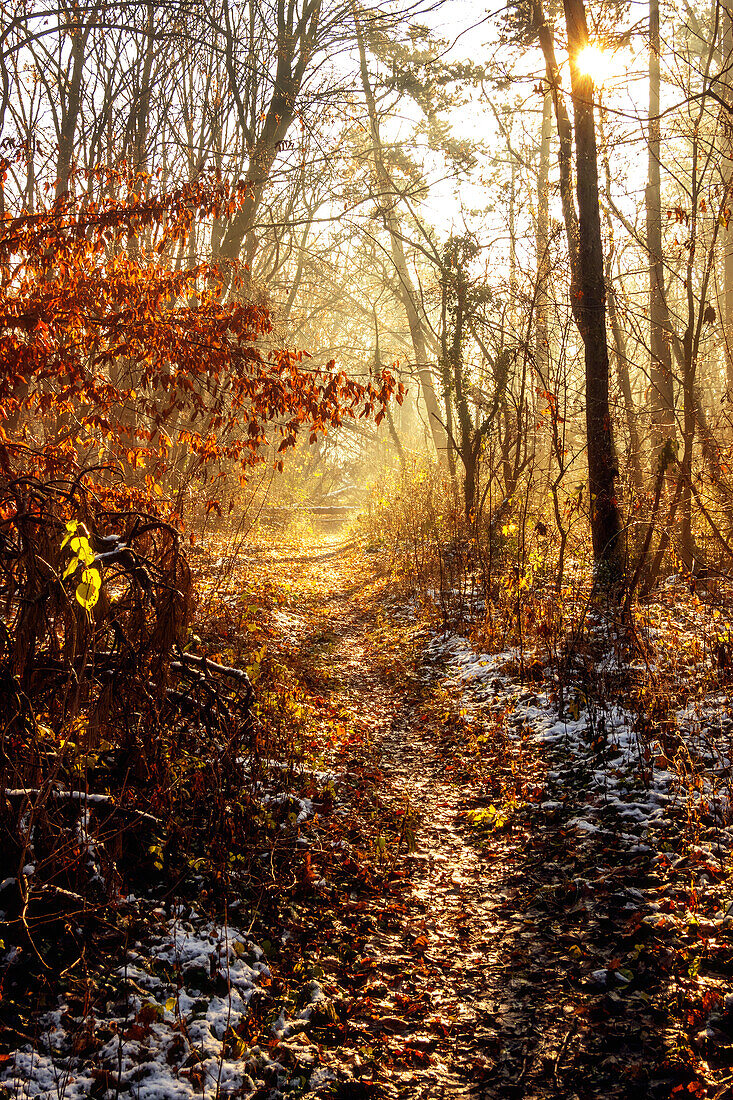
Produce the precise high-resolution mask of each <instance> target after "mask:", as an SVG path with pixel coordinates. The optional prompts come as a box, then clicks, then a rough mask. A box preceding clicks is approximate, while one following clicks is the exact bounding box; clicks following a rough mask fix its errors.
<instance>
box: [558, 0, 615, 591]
mask: <svg viewBox="0 0 733 1100" xmlns="http://www.w3.org/2000/svg"><path fill="white" fill-rule="evenodd" d="M564 7H565V22H566V25H567V32H568V49H569V53H570V80H571V89H572V97H573V111H574V115H575V157H576V192H577V198H578V251H577V270H576V278H575V282H576V284H577V298H576V299H575V301H574V314H575V319H576V323H577V325H578V330H579V332H580V335H581V338H582V340H583V346H584V349H585V402H586V414H585V418H586V437H587V448H588V488H589V490H590V502H589V503H590V520H591V535H592V539H593V556H594V558H595V560H596V562H598V563H603V564H605V565H607V566H609V567H610V571H611V574H612V579H614V580H617V579H618V578H619V577H620V576H621V574H622V572H623V547H622V540H621V514H620V511H619V507H618V501H617V498H616V486H615V479H616V478H617V477H618V469H617V463H616V455H615V451H614V446H613V433H612V424H611V409H610V404H609V397H608V377H609V361H608V340H607V335H606V288H605V280H604V272H603V244H602V240H601V214H600V203H599V199H598V153H597V149H596V131H595V118H594V103H593V99H594V97H593V81H592V79H591V78H590V77H589V76H584V75H583V74H582V73H581V72H580V71H579V69H578V66H577V65H576V64H575V57H577V55H578V53H579V52H580V50H581V49H583V47H584V46H586V45H587V43H588V28H587V23H586V16H585V7H584V5H583V0H564Z"/></svg>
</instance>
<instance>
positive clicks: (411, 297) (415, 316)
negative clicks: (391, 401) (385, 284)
mask: <svg viewBox="0 0 733 1100" xmlns="http://www.w3.org/2000/svg"><path fill="white" fill-rule="evenodd" d="M352 13H353V17H354V27H355V29H356V41H357V45H358V47H359V65H360V71H361V81H362V86H363V89H364V97H365V99H366V103H367V110H368V112H369V127H370V130H371V139H372V146H373V152H374V167H375V176H376V180H377V185H378V188H379V196H378V198H379V205H380V208H381V213H382V216H383V218H384V222H385V226H386V228H387V232H388V233H389V238H390V248H391V253H392V263H393V264H394V268H395V271H396V273H397V279H398V283H399V296H400V299H401V301H402V304H403V306H404V309H405V314H406V316H407V324H408V327H409V329H410V339H411V340H412V347H413V350H414V352H415V363H416V367H417V371H418V376H419V378H420V388H421V391H422V395H423V399H424V401H425V407H426V409H427V413H428V422H429V425H430V432H431V435H432V437H433V443H434V445H435V450H436V451H437V454H438V458H439V460H440V461H441V463H447V457H448V437H447V434H446V431H445V428H444V426H443V418H444V416H445V413H444V411H443V410H442V409H441V408H440V405H439V402H438V397H437V394H436V392H435V385H434V383H433V372H432V370H431V368H430V365H429V364H428V354H427V347H426V341H425V331H424V326H423V321H422V317H421V316H420V309H419V307H418V304H417V303H418V296H417V292H416V291H415V287H414V285H413V282H412V278H411V277H410V270H409V268H408V266H407V258H406V256H405V248H404V244H403V242H402V236H401V234H400V231H399V224H398V220H397V215H396V213H395V207H394V201H395V188H394V184H393V183H392V180H391V178H390V175H389V171H388V169H387V165H386V163H385V159H384V150H383V148H382V140H381V135H380V131H379V118H378V115H377V105H376V102H375V100H374V92H373V91H372V86H371V82H370V79H369V71H368V69H367V60H366V48H365V46H364V35H363V34H362V30H361V25H360V23H359V17H358V15H357V12H356V7H355V6H354V7H353V8H352ZM441 414H442V415H441Z"/></svg>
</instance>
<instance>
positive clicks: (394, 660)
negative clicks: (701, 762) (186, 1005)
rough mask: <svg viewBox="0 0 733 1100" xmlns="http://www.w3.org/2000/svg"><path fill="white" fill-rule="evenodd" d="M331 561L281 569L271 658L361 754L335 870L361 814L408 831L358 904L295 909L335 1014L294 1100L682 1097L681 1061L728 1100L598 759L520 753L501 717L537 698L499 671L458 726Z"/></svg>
mask: <svg viewBox="0 0 733 1100" xmlns="http://www.w3.org/2000/svg"><path fill="white" fill-rule="evenodd" d="M336 550H338V546H334V545H333V544H330V545H329V546H327V547H325V548H324V550H323V551H322V552H321V554H314V555H312V556H310V557H309V556H308V555H301V557H300V561H299V563H298V570H299V572H298V576H297V582H296V583H294V584H293V586H292V592H293V595H294V599H293V600H292V601H291V603H290V607H289V609H288V614H287V615H281V624H282V626H283V630H284V631H285V633H287V634H288V635H289V640H287V642H286V643H284V644H286V645H287V646H288V647H289V648H290V651H291V653H295V652H297V653H298V654H299V658H300V660H301V663H302V667H304V668H308V669H311V670H314V671H315V674H316V678H317V677H318V676H321V687H320V688H319V690H321V691H323V692H324V694H326V695H330V697H332V698H333V700H335V701H336V702H337V704H338V705H339V706H341V707H342V708H343V710H344V711H345V713H347V714H348V724H349V726H350V727H351V728H352V729H354V730H356V731H358V732H361V734H362V736H363V739H364V740H363V744H365V745H366V750H364V749H363V748H362V750H361V754H360V752H359V750H358V748H356V747H355V748H354V753H353V759H352V760H349V758H348V754H347V757H346V758H345V759H343V760H342V764H343V765H344V769H345V776H346V783H345V786H342V788H341V796H342V798H343V796H344V791H345V792H346V795H345V796H346V802H347V804H350V806H351V811H350V813H349V816H348V817H347V818H346V819H345V820H346V822H347V825H346V834H345V835H346V836H347V837H348V845H347V847H348V850H349V852H350V853H351V855H350V857H349V858H351V860H352V863H353V860H354V859H356V860H357V861H358V860H359V859H360V858H361V856H360V855H359V852H358V849H359V848H360V847H361V848H362V849H363V851H365V852H367V851H368V850H370V849H369V845H370V843H371V844H372V848H371V856H369V857H368V858H367V857H365V858H367V862H368V859H369V858H372V862H373V842H374V839H375V827H376V828H378V826H375V824H374V820H373V818H375V817H376V818H378V817H379V814H380V813H382V816H383V817H384V813H385V812H386V813H387V814H388V813H389V812H391V813H392V815H393V818H392V819H393V821H394V820H399V814H402V815H403V820H407V819H409V820H411V822H412V829H411V831H412V833H413V834H414V845H413V846H412V848H411V849H410V848H409V847H408V846H407V845H401V846H400V847H399V850H398V849H397V847H396V846H395V845H394V843H393V844H392V846H391V847H388V849H387V851H386V857H385V861H384V863H383V865H382V868H381V873H380V874H376V875H373V876H372V877H371V878H369V876H367V877H366V879H365V885H364V887H363V888H362V887H361V886H360V885H359V883H358V881H356V882H355V884H354V885H353V886H346V887H345V888H342V887H337V888H335V889H334V888H332V889H331V893H330V895H329V901H328V903H326V902H325V901H317V900H316V899H315V898H313V899H312V900H311V902H310V903H309V904H310V905H311V910H310V912H311V915H312V913H313V908H314V907H315V906H318V905H324V915H323V920H322V922H321V923H320V925H319V927H318V928H315V927H314V926H313V925H311V926H310V927H311V929H312V931H310V932H309V931H308V926H307V919H306V921H305V922H304V924H302V925H301V930H302V934H301V935H300V936H296V937H295V938H294V941H293V942H294V943H295V942H297V943H298V944H299V945H300V946H299V947H298V950H299V951H300V950H301V949H302V948H306V949H307V950H310V951H312V952H313V953H314V954H315V955H316V956H317V957H318V958H319V959H320V961H321V964H322V968H323V973H324V975H325V978H324V989H325V991H326V995H327V996H328V997H330V998H332V999H333V1001H332V1003H333V1005H334V1006H335V1008H337V1009H338V1015H339V1018H340V1024H339V1026H338V1027H334V1028H333V1029H331V1031H330V1032H329V1029H328V1028H325V1029H324V1028H321V1029H320V1030H319V1029H318V1028H316V1029H314V1030H311V1031H310V1032H309V1033H308V1034H309V1035H310V1036H311V1038H312V1040H313V1041H314V1042H316V1043H317V1044H319V1058H320V1060H321V1064H322V1065H326V1066H328V1067H329V1068H330V1069H331V1070H332V1071H333V1073H334V1074H335V1075H336V1078H337V1082H338V1083H336V1081H333V1080H332V1082H331V1086H330V1091H326V1092H321V1091H318V1090H316V1093H315V1094H314V1095H328V1096H332V1097H341V1098H342V1100H350V1098H354V1100H358V1097H360V1096H363V1097H385V1098H392V1097H394V1098H402V1097H404V1098H405V1100H420V1098H425V1100H427V1098H428V1097H430V1098H440V1097H466V1098H473V1100H511V1098H517V1100H520V1098H521V1100H550V1098H555V1100H557V1098H558V1097H561V1098H567V1100H600V1098H603V1100H642V1098H647V1097H648V1098H649V1100H669V1097H670V1096H671V1095H672V1094H673V1092H674V1093H675V1094H677V1093H679V1092H680V1090H682V1091H681V1094H682V1095H688V1093H689V1095H690V1096H693V1095H694V1096H699V1095H702V1094H701V1093H700V1092H699V1090H698V1091H697V1092H696V1091H695V1089H696V1088H697V1084H696V1081H697V1080H698V1075H699V1073H700V1067H701V1066H703V1067H707V1066H708V1062H705V1063H703V1062H701V1061H700V1060H699V1056H698V1055H697V1053H696V1052H695V1044H696V1045H697V1048H698V1049H704V1050H705V1051H706V1054H707V1058H708V1059H709V1060H710V1061H711V1062H712V1058H713V1055H715V1057H716V1061H717V1062H718V1063H719V1064H720V1069H719V1070H718V1072H719V1074H720V1075H721V1078H720V1084H721V1086H722V1091H721V1089H718V1091H717V1092H715V1093H714V1095H715V1096H716V1100H721V1098H722V1097H723V1096H725V1097H729V1096H731V1095H733V1084H731V1082H733V1077H731V1076H729V1075H728V1076H723V1073H724V1071H725V1068H726V1066H727V1065H728V1063H729V1058H728V1055H727V1053H726V1051H727V1049H728V1048H727V1047H725V1046H721V1047H720V1048H719V1049H718V1048H715V1049H714V1048H713V1046H712V1045H711V1041H710V1040H709V1039H708V1038H706V1037H705V1035H706V1033H703V1032H700V1031H699V1029H700V1027H701V1023H702V1021H704V1020H705V1019H707V1018H708V1017H709V1016H710V1013H711V1011H714V1006H715V1005H716V1004H718V1003H720V998H718V1000H717V1001H716V1000H710V998H708V1000H705V997H704V996H702V994H701V992H700V990H701V989H702V987H700V988H699V989H698V986H697V985H696V982H697V979H696V978H694V979H693V981H692V983H691V982H690V980H689V978H688V977H687V975H688V972H689V965H690V964H689V959H693V965H697V963H696V962H695V960H696V959H699V958H701V957H702V956H701V955H700V951H701V948H700V947H699V946H698V938H697V937H698V933H697V931H696V928H695V926H694V925H692V926H690V927H687V926H685V925H684V924H682V925H681V926H680V930H679V932H674V933H673V932H671V931H670V927H669V925H668V922H667V921H666V919H665V918H664V917H661V918H660V912H661V911H662V910H664V911H665V912H670V911H673V910H674V909H675V907H676V906H677V905H678V900H679V899H683V898H684V897H685V896H686V895H685V890H686V889H689V887H686V886H685V882H684V881H683V880H684V876H685V875H686V874H688V872H687V871H686V870H685V867H686V864H684V863H680V870H679V873H677V872H675V875H676V877H674V878H673V879H670V881H669V882H666V881H665V882H664V883H663V882H662V880H661V879H660V876H659V873H658V870H659V867H658V861H655V860H654V850H653V849H652V848H651V847H649V846H648V845H646V844H636V845H635V846H632V847H631V848H630V847H629V843H627V840H628V837H627V836H626V830H628V828H629V824H628V819H627V818H626V817H625V816H624V814H625V806H626V803H625V802H623V800H622V801H620V802H619V801H618V800H617V802H616V803H614V804H612V803H610V802H604V800H603V797H602V795H601V796H599V795H597V794H594V793H593V789H592V783H591V782H590V779H591V778H592V775H593V770H594V768H596V767H597V765H598V760H599V759H600V758H599V756H598V755H597V753H598V752H599V751H605V750H602V749H601V750H599V749H597V748H596V747H594V744H591V737H590V735H591V734H592V733H593V727H592V724H589V725H588V735H589V736H588V748H587V750H586V749H582V750H580V751H579V754H577V755H575V756H573V754H572V753H569V754H568V753H566V751H565V749H564V747H563V745H561V744H558V745H557V746H556V747H555V748H553V749H545V748H544V747H543V746H541V745H540V746H538V744H537V739H536V738H535V737H534V736H533V731H532V729H531V728H529V727H527V728H526V729H525V727H524V726H523V722H524V719H523V718H522V717H521V707H522V701H525V702H526V701H527V700H528V699H529V700H530V701H531V700H535V702H538V703H539V697H537V698H536V697H535V696H534V695H533V689H532V687H531V685H530V686H529V688H528V686H527V685H522V684H521V683H520V682H519V679H518V677H517V675H516V674H515V673H513V672H512V671H511V670H510V669H508V670H507V672H506V674H502V675H501V676H499V677H498V678H496V679H495V681H494V684H493V687H492V693H493V694H492V698H491V700H490V701H488V702H487V703H485V704H482V707H483V709H480V713H479V711H476V712H475V713H474V716H473V717H471V718H470V719H469V718H467V719H465V720H464V719H463V718H462V717H461V709H460V708H461V707H462V706H463V704H462V703H461V701H460V696H459V695H457V694H454V695H453V696H452V697H451V692H450V689H446V687H445V685H444V679H445V672H446V670H445V667H444V666H443V662H444V660H445V657H444V655H441V654H440V652H439V651H438V650H431V645H430V640H431V634H430V631H429V630H428V629H427V628H426V627H425V626H422V627H421V626H419V625H418V623H417V621H416V619H415V618H414V616H413V613H412V611H411V609H410V607H409V605H408V602H407V601H405V600H400V599H399V598H398V597H396V596H395V595H394V594H393V592H392V591H391V589H390V586H389V584H388V583H387V582H386V581H385V580H384V578H382V579H381V580H380V579H379V577H378V575H377V574H378V570H377V569H376V568H375V567H374V564H373V560H372V559H370V557H369V555H367V554H365V553H364V552H362V551H360V550H358V549H356V548H345V549H344V552H343V553H342V554H338V553H335V551H336ZM283 638H284V635H283ZM542 698H543V699H544V702H542V703H541V704H540V705H541V706H542V707H544V708H545V709H546V711H547V716H548V720H550V721H551V722H553V723H555V722H556V715H555V716H554V717H553V715H554V714H555V712H554V711H553V709H552V706H551V704H550V703H549V702H548V700H547V695H546V694H544V695H543V696H542ZM528 705H530V706H531V705H533V703H531V702H530V703H529V704H528ZM476 722H478V723H479V726H476V725H475V723H476ZM480 723H484V725H483V726H480ZM480 731H483V733H482V743H481V747H480V748H478V749H477V748H476V745H475V743H474V744H472V742H471V738H473V736H474V734H475V733H477V732H480ZM525 735H526V736H525ZM469 748H470V752H471V753H473V754H474V755H473V758H472V760H473V763H471V760H469V759H468V758H469V756H470V753H469V751H468V750H469ZM610 751H612V749H611V748H609V752H610ZM477 760H478V766H475V765H476V761H477ZM518 760H519V761H520V764H519V765H518V763H517V761H518ZM518 769H519V770H518ZM349 776H350V777H351V788H350V790H349ZM637 780H638V777H637V778H634V777H633V776H631V777H630V780H629V782H630V783H631V784H632V785H631V787H630V788H629V792H628V795H627V796H626V797H628V799H629V800H630V802H629V804H630V805H633V804H634V803H633V800H634V798H636V797H639V795H638V792H637V793H634V792H635V789H636V788H634V786H633V784H634V783H636V782H637ZM512 791H515V792H516V800H515V795H514V794H512ZM507 792H508V795H507ZM505 795H507V797H506V799H505ZM502 799H504V801H502ZM599 799H600V801H599ZM494 801H496V802H497V805H501V806H502V807H507V815H508V816H507V821H506V826H505V827H503V826H502V827H497V828H494V826H493V825H492V826H491V827H489V828H486V829H483V831H482V830H481V829H477V828H475V827H473V828H472V827H471V825H470V824H469V823H468V820H467V813H469V814H471V813H474V812H475V811H478V812H479V814H481V813H482V812H483V813H485V812H486V808H487V807H491V809H492V810H493V805H492V803H493V802H494ZM589 804H590V805H592V806H595V807H596V808H597V809H598V808H600V812H602V814H603V823H604V827H603V828H602V829H601V828H597V827H595V826H592V827H591V828H590V829H586V828H578V826H577V823H578V821H581V824H584V823H585V821H586V818H585V817H583V815H584V814H587V812H588V806H589ZM380 807H381V809H380ZM372 811H373V813H372ZM341 812H344V813H345V812H346V811H343V810H342V811H341ZM502 812H503V810H502ZM578 815H580V816H578ZM474 826H475V818H474ZM672 827H673V828H674V824H673V825H672ZM632 840H633V837H632ZM688 878H689V874H688ZM334 881H336V880H334ZM720 889H721V890H722V889H723V887H722V886H721V887H720ZM352 891H353V892H352ZM716 904H718V903H716ZM326 905H331V906H332V908H333V910H334V912H336V914H337V915H336V916H335V917H334V918H333V919H332V918H330V917H326V915H325V906H326ZM329 921H330V923H329ZM672 935H674V936H677V938H678V941H679V942H677V941H674V950H671V949H670V948H671V945H672V941H671V939H670V937H671V936H672ZM711 943H712V941H709V940H708V941H707V947H706V948H705V950H706V951H707V952H708V955H706V958H708V959H709V966H710V968H711V973H714V974H715V975H716V976H717V975H718V973H723V972H726V973H727V972H728V971H729V970H730V963H731V960H730V959H729V957H728V954H727V951H728V949H727V947H726V945H725V943H723V942H722V941H721V944H720V945H716V946H715V947H714V949H713V947H711ZM329 945H330V946H329ZM345 945H346V946H345ZM344 960H345V961H344ZM716 980H717V977H716ZM716 988H717V987H716ZM680 990H684V992H683V993H681V992H680ZM681 998H687V1000H686V1001H685V1000H683V999H681ZM687 1004H689V1005H690V1006H691V1007H690V1008H687V1007H685V1006H686V1005H687ZM711 1005H712V1006H713V1009H711ZM726 1011H727V1009H726ZM674 1013H676V1016H674ZM683 1014H684V1024H683V1026H684V1029H685V1030H684V1031H683V1027H682V1026H681V1024H680V1020H681V1019H683ZM725 1019H726V1020H727V1017H725ZM716 1026H718V1025H716ZM725 1026H726V1027H728V1024H727V1023H726V1025H725ZM731 1027H732V1028H733V1018H732V1019H731ZM698 1032H699V1034H697V1038H694V1036H695V1034H696V1033H698ZM691 1034H692V1036H693V1039H692V1042H691ZM711 1034H712V1032H711ZM700 1036H702V1038H701V1037H700ZM705 1072H707V1069H705ZM688 1086H689V1089H688ZM685 1090H688V1091H685ZM709 1095H712V1094H709Z"/></svg>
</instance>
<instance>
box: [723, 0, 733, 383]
mask: <svg viewBox="0 0 733 1100" xmlns="http://www.w3.org/2000/svg"><path fill="white" fill-rule="evenodd" d="M721 18H722V19H723V25H724V28H725V29H724V34H723V58H722V62H723V64H722V66H721V67H722V69H723V71H724V72H725V73H726V78H725V80H724V81H723V90H724V93H725V97H726V103H727V104H728V110H729V111H730V110H731V109H733V13H731V11H730V9H729V8H726V9H725V10H724V12H723V13H722V16H721ZM727 133H728V142H729V149H728V156H729V157H730V156H732V155H733V148H732V147H733V140H731V135H730V131H727ZM723 240H724V242H725V243H724V246H723V247H724V249H725V255H724V260H723V264H724V268H723V285H724V308H723V311H722V313H723V316H722V321H723V324H724V332H725V372H726V380H727V388H728V396H729V398H731V397H733V221H729V222H728V225H727V226H726V230H725V234H724V237H723Z"/></svg>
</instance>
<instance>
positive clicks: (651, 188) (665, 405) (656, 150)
mask: <svg viewBox="0 0 733 1100" xmlns="http://www.w3.org/2000/svg"><path fill="white" fill-rule="evenodd" d="M659 51H660V39H659V0H649V168H648V181H647V187H646V239H647V249H648V252H649V347H650V352H651V363H650V368H649V380H650V383H651V413H652V425H653V427H652V432H653V436H652V442H653V448H654V457H655V459H656V461H655V462H654V463H653V467H654V468H653V471H652V474H653V477H654V478H656V473H657V471H656V467H657V466H658V462H659V456H660V455H661V453H662V452H663V451H664V449H665V446H666V444H667V442H668V441H669V440H671V439H673V438H674V434H675V420H674V392H673V385H672V352H671V348H670V331H669V314H668V311H667V301H666V295H665V290H664V263H663V255H662V197H661V178H660V152H661V149H660V125H659V95H660V70H659Z"/></svg>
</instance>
